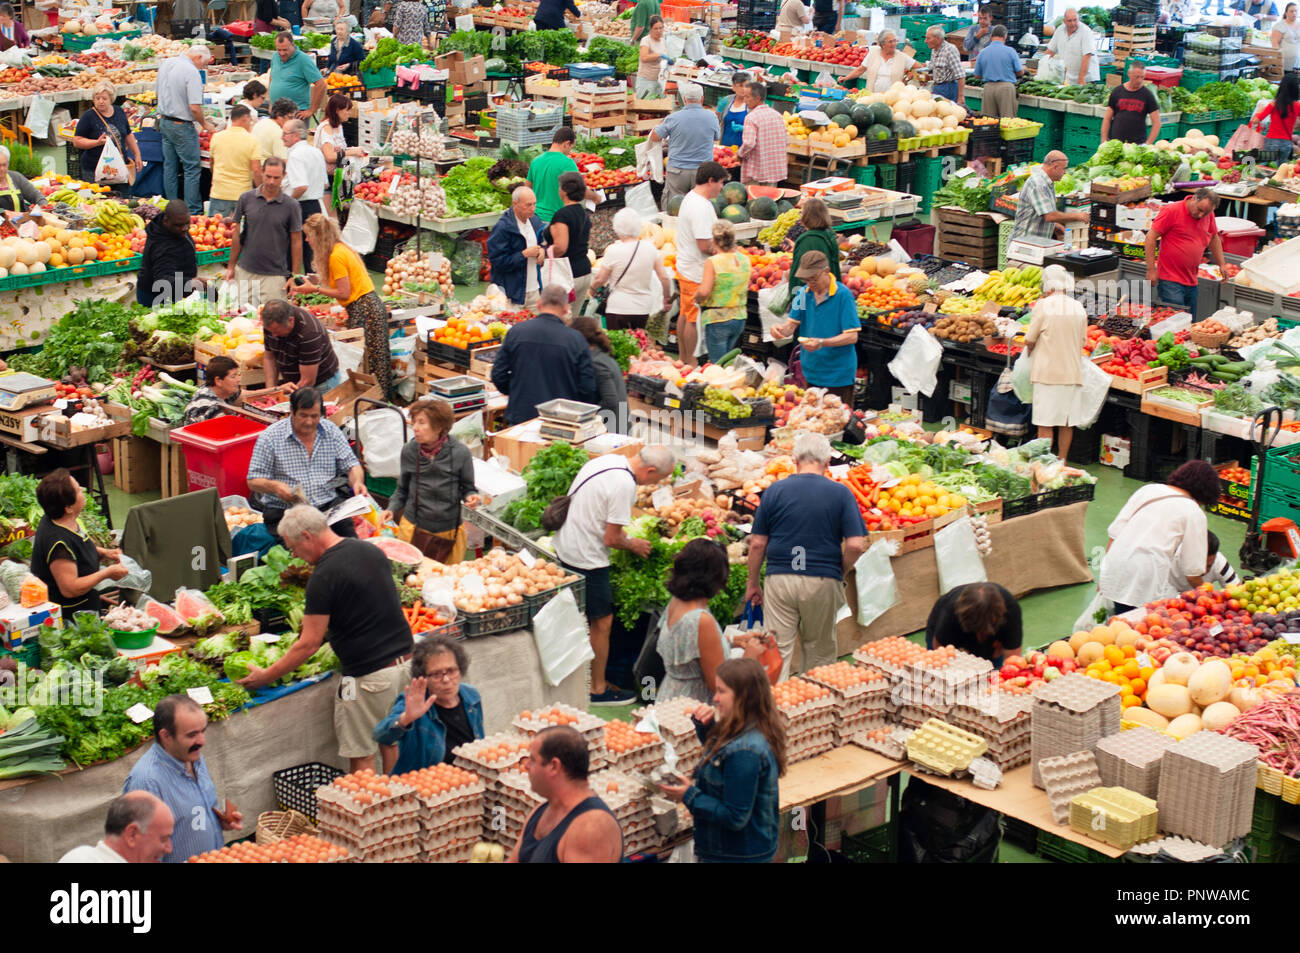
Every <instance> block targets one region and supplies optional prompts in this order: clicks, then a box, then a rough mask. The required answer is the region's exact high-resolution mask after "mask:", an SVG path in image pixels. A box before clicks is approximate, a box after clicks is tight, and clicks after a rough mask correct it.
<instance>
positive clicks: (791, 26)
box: [776, 0, 812, 33]
mask: <svg viewBox="0 0 1300 953" xmlns="http://www.w3.org/2000/svg"><path fill="white" fill-rule="evenodd" d="M776 25H777V28H778V29H782V30H793V31H794V32H795V33H806V32H808V31H809V30H811V29H812V11H811V10H810V9H808V7H807V6H806V5H805V4H804V2H803V0H785V2H784V3H782V4H781V13H780V15H779V16H778V17H777V18H776Z"/></svg>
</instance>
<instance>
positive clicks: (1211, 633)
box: [1210, 622, 1223, 635]
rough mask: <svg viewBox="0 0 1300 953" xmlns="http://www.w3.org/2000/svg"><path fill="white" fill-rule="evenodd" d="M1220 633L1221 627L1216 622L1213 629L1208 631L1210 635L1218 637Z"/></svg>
mask: <svg viewBox="0 0 1300 953" xmlns="http://www.w3.org/2000/svg"><path fill="white" fill-rule="evenodd" d="M1222 631H1223V626H1222V625H1220V624H1219V623H1217V622H1216V623H1214V628H1212V629H1210V635H1218V634H1219V633H1220V632H1222Z"/></svg>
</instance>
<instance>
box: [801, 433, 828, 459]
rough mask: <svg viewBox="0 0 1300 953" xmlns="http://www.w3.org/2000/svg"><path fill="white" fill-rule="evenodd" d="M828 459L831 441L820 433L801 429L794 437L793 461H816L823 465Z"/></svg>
mask: <svg viewBox="0 0 1300 953" xmlns="http://www.w3.org/2000/svg"><path fill="white" fill-rule="evenodd" d="M830 459H831V442H830V441H829V440H827V439H826V438H825V437H824V436H822V435H821V434H819V433H810V432H809V431H807V430H802V431H800V432H799V434H798V436H796V437H795V438H794V462H795V463H816V464H818V465H819V466H823V467H824V466H826V464H828V463H829V462H830Z"/></svg>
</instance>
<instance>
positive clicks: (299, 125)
mask: <svg viewBox="0 0 1300 953" xmlns="http://www.w3.org/2000/svg"><path fill="white" fill-rule="evenodd" d="M284 131H285V132H291V133H293V134H294V135H295V136H297V137H298V138H299V139H306V138H307V124H306V123H305V122H303V121H302V120H301V119H290V120H289V121H288V122H286V123H285V124H284Z"/></svg>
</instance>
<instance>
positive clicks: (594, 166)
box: [582, 162, 604, 172]
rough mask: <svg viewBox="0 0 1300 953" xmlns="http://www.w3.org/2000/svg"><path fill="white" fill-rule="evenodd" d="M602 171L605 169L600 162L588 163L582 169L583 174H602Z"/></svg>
mask: <svg viewBox="0 0 1300 953" xmlns="http://www.w3.org/2000/svg"><path fill="white" fill-rule="evenodd" d="M602 169H604V166H602V165H601V164H600V163H599V162H588V163H587V164H586V165H585V166H583V167H582V171H583V172H600V171H601V170H602Z"/></svg>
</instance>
